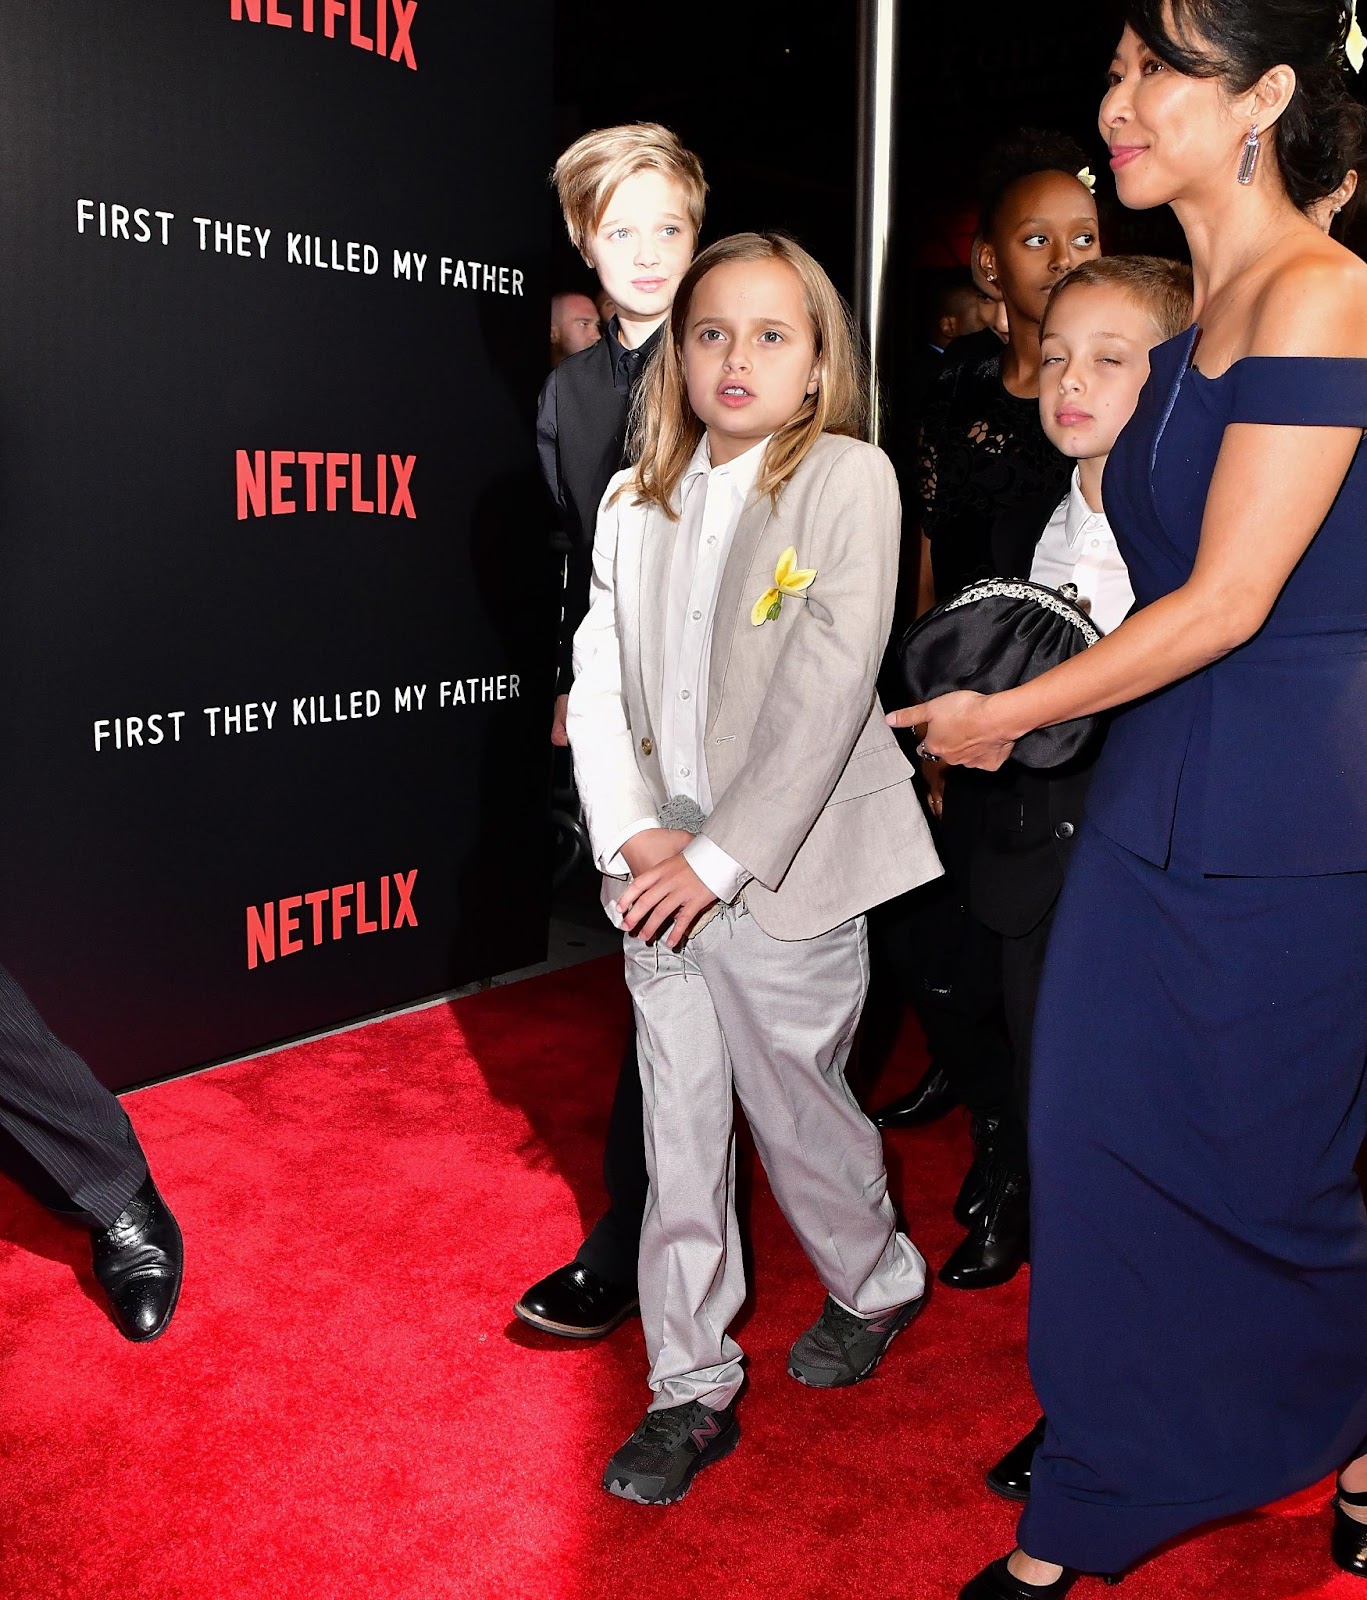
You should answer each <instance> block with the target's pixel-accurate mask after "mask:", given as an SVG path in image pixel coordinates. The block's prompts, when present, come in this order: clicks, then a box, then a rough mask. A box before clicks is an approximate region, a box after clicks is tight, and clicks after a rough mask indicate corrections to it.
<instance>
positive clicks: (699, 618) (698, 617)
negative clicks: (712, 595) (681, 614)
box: [693, 611, 702, 622]
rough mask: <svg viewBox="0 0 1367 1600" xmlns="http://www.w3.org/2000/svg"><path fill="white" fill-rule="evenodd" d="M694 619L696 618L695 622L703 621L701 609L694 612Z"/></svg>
mask: <svg viewBox="0 0 1367 1600" xmlns="http://www.w3.org/2000/svg"><path fill="white" fill-rule="evenodd" d="M693 620H694V622H701V621H702V612H701V611H695V612H694V613H693Z"/></svg>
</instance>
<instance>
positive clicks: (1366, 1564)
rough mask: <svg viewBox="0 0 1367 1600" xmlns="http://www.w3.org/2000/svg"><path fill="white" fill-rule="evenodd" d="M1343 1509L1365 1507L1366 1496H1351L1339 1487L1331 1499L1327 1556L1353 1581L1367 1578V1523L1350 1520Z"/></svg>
mask: <svg viewBox="0 0 1367 1600" xmlns="http://www.w3.org/2000/svg"><path fill="white" fill-rule="evenodd" d="M1344 1506H1367V1493H1359V1494H1350V1493H1349V1492H1348V1490H1347V1489H1345V1488H1344V1487H1343V1485H1342V1484H1339V1486H1338V1492H1337V1493H1336V1495H1335V1496H1334V1531H1333V1533H1331V1534H1330V1535H1329V1554H1330V1556H1331V1557H1332V1558H1333V1562H1334V1565H1335V1566H1336V1567H1340V1568H1342V1570H1343V1571H1344V1572H1351V1573H1352V1574H1353V1576H1354V1577H1355V1578H1367V1522H1359V1521H1358V1520H1357V1519H1356V1518H1355V1517H1350V1516H1349V1515H1348V1513H1347V1512H1346V1511H1345V1510H1344V1509H1343V1508H1344Z"/></svg>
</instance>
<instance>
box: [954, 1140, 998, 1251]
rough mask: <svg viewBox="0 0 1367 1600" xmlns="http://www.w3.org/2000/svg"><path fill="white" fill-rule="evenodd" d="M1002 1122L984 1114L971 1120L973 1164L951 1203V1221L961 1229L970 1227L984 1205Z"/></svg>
mask: <svg viewBox="0 0 1367 1600" xmlns="http://www.w3.org/2000/svg"><path fill="white" fill-rule="evenodd" d="M1001 1125H1002V1119H1001V1118H1000V1117H998V1116H993V1115H990V1114H989V1115H987V1116H981V1117H976V1116H975V1117H972V1118H971V1119H970V1121H969V1128H970V1131H971V1133H972V1135H973V1165H972V1166H971V1167H969V1169H968V1171H967V1172H966V1173H965V1174H964V1181H963V1183H962V1184H960V1186H959V1194H958V1198H957V1199H956V1200H955V1202H954V1220H955V1222H957V1223H958V1224H959V1226H960V1227H961V1228H971V1227H972V1226H973V1219H974V1218H975V1217H976V1216H977V1215H978V1213H979V1212H980V1211H981V1210H982V1208H983V1206H984V1205H986V1204H987V1183H988V1178H989V1177H990V1175H991V1172H992V1153H993V1150H994V1148H995V1146H996V1141H997V1136H998V1134H999V1132H1000V1131H1001Z"/></svg>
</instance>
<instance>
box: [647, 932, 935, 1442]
mask: <svg viewBox="0 0 1367 1600" xmlns="http://www.w3.org/2000/svg"><path fill="white" fill-rule="evenodd" d="M624 948H625V952H626V968H627V987H628V988H629V989H630V990H631V997H632V1001H633V1004H634V1006H635V1010H636V1026H637V1043H638V1053H639V1055H640V1061H641V1086H642V1091H643V1098H644V1102H645V1136H646V1167H647V1170H648V1172H649V1174H650V1195H649V1198H648V1199H647V1202H646V1213H645V1222H644V1224H643V1226H642V1229H641V1259H640V1271H639V1283H640V1293H641V1320H642V1322H643V1324H644V1327H645V1337H646V1349H647V1352H648V1354H649V1356H650V1363H651V1366H650V1386H651V1388H652V1389H653V1390H654V1391H655V1393H654V1398H653V1400H652V1402H651V1409H652V1410H658V1409H662V1408H664V1407H666V1406H674V1405H679V1404H682V1403H683V1402H685V1401H689V1400H699V1401H701V1402H702V1403H703V1404H704V1405H707V1406H710V1407H712V1408H714V1409H719V1408H720V1407H722V1406H725V1405H727V1404H729V1403H730V1401H731V1400H732V1398H733V1397H734V1396H735V1393H736V1391H737V1389H739V1387H740V1383H741V1375H742V1374H741V1355H742V1352H741V1349H740V1346H739V1345H737V1344H736V1342H735V1341H734V1340H733V1339H732V1338H731V1336H730V1334H729V1333H728V1332H727V1329H728V1327H729V1325H730V1323H731V1321H732V1320H733V1319H734V1317H735V1316H736V1314H737V1312H738V1311H739V1310H740V1306H741V1302H742V1300H743V1299H744V1298H745V1271H744V1266H743V1263H742V1259H741V1245H740V1236H739V1231H738V1229H737V1224H736V1206H735V1170H736V1148H735V1130H734V1125H733V1119H732V1090H733V1087H734V1091H735V1094H736V1096H737V1097H738V1098H739V1100H740V1103H741V1107H742V1109H743V1110H744V1112H745V1117H746V1121H747V1122H748V1123H749V1124H750V1128H751V1131H752V1132H753V1134H754V1137H755V1145H756V1148H757V1149H758V1151H759V1156H760V1159H761V1161H763V1163H764V1169H765V1171H766V1172H767V1173H768V1175H769V1182H770V1184H771V1186H772V1188H773V1191H774V1195H775V1197H776V1199H777V1200H778V1203H779V1206H780V1207H781V1209H782V1211H783V1214H784V1216H785V1217H786V1218H787V1220H788V1224H789V1226H790V1227H791V1228H792V1230H793V1232H794V1233H795V1234H796V1235H797V1238H798V1241H799V1243H800V1244H801V1245H802V1248H803V1249H804V1250H805V1251H806V1253H807V1257H808V1259H809V1260H810V1261H811V1263H812V1266H813V1267H814V1268H815V1269H816V1274H817V1277H818V1278H820V1280H821V1282H822V1283H823V1284H824V1285H825V1287H826V1290H827V1292H828V1293H829V1294H831V1295H832V1296H833V1297H834V1298H835V1299H836V1300H838V1301H839V1302H840V1303H841V1304H842V1305H843V1306H844V1307H845V1308H846V1309H847V1310H850V1311H853V1312H856V1313H857V1314H858V1315H860V1316H864V1317H872V1316H876V1315H877V1314H878V1313H879V1312H881V1311H887V1310H889V1309H891V1308H892V1307H893V1306H899V1305H903V1304H905V1302H907V1301H908V1300H914V1299H916V1298H917V1297H918V1296H920V1295H921V1294H922V1292H923V1291H924V1289H925V1262H924V1261H923V1260H922V1259H921V1256H920V1254H919V1253H918V1251H917V1250H916V1248H915V1246H914V1245H913V1244H912V1243H911V1241H910V1240H909V1239H908V1238H907V1237H906V1236H905V1234H902V1233H899V1232H898V1230H897V1221H896V1216H895V1214H894V1211H893V1205H892V1201H891V1200H890V1199H889V1197H888V1192H887V1172H886V1169H885V1167H884V1164H883V1145H882V1141H881V1139H880V1138H879V1135H878V1132H877V1130H876V1129H875V1128H874V1126H873V1124H872V1123H871V1122H870V1121H869V1120H868V1118H867V1117H866V1116H865V1115H864V1114H863V1112H862V1111H861V1110H860V1109H859V1106H858V1105H857V1103H856V1102H855V1098H854V1095H853V1094H852V1093H851V1092H850V1088H849V1085H848V1084H847V1083H846V1081H845V1064H846V1061H847V1060H848V1058H849V1053H850V1046H851V1044H852V1042H853V1040H854V1033H855V1028H856V1026H857V1025H858V1022H859V1014H860V1011H861V1010H862V1008H863V1005H864V996H865V993H866V991H867V988H868V973H869V962H868V942H867V937H866V932H865V925H864V918H863V917H856V918H854V919H853V920H852V921H850V922H846V923H842V924H841V926H840V927H838V928H834V929H832V930H831V932H829V933H825V934H822V935H821V936H820V937H819V938H816V939H804V940H793V941H788V940H780V939H771V938H770V937H769V935H768V934H766V933H765V932H764V931H763V930H762V929H761V928H760V926H759V924H758V923H757V922H756V921H755V919H754V918H753V917H752V916H750V915H749V913H748V912H747V911H746V909H745V907H744V904H743V903H742V904H740V905H738V906H736V907H734V908H731V907H723V908H722V910H721V912H720V913H719V914H718V915H717V916H716V917H714V918H713V920H712V921H711V922H710V923H708V924H707V926H706V927H704V928H703V929H702V930H701V931H700V932H699V933H698V934H697V935H696V936H694V937H693V938H691V939H690V940H688V941H687V943H686V945H685V946H684V949H683V951H682V952H679V953H676V952H673V951H670V950H667V949H665V948H664V947H663V946H662V945H655V946H650V945H645V944H642V943H641V941H640V940H639V939H635V938H633V937H631V936H630V935H627V936H626V938H625V940H624ZM813 1309H814V1310H815V1309H816V1308H815V1307H814V1308H813ZM793 1332H794V1335H795V1336H796V1334H798V1333H799V1332H801V1330H800V1329H796V1328H795V1329H794V1330H793Z"/></svg>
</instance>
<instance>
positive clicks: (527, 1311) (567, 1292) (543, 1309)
mask: <svg viewBox="0 0 1367 1600" xmlns="http://www.w3.org/2000/svg"><path fill="white" fill-rule="evenodd" d="M639 1305H640V1301H639V1300H638V1299H637V1296H636V1286H635V1285H634V1284H631V1285H627V1284H621V1283H609V1282H608V1280H607V1279H606V1278H600V1277H599V1276H598V1274H597V1273H596V1272H594V1271H593V1269H592V1268H590V1267H586V1266H584V1264H583V1263H582V1262H579V1261H571V1262H570V1264H569V1265H568V1266H565V1267H557V1268H556V1270H555V1271H554V1272H552V1273H551V1274H550V1276H549V1277H546V1278H542V1280H541V1282H540V1283H534V1284H533V1285H532V1286H531V1288H530V1289H528V1290H527V1292H526V1294H524V1295H523V1296H522V1298H521V1299H520V1300H519V1301H518V1302H517V1304H516V1305H515V1306H514V1307H513V1313H514V1315H516V1316H519V1317H521V1318H522V1320H523V1322H528V1323H530V1324H531V1325H532V1327H534V1328H540V1329H541V1331H542V1333H554V1334H557V1335H558V1336H559V1337H560V1338H562V1339H601V1338H602V1337H603V1335H604V1334H605V1333H611V1332H612V1330H613V1329H614V1328H615V1327H616V1326H617V1325H618V1323H620V1322H625V1321H626V1319H627V1318H628V1317H629V1316H630V1315H631V1313H632V1312H633V1311H635V1310H636V1308H637V1307H638V1306H639Z"/></svg>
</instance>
